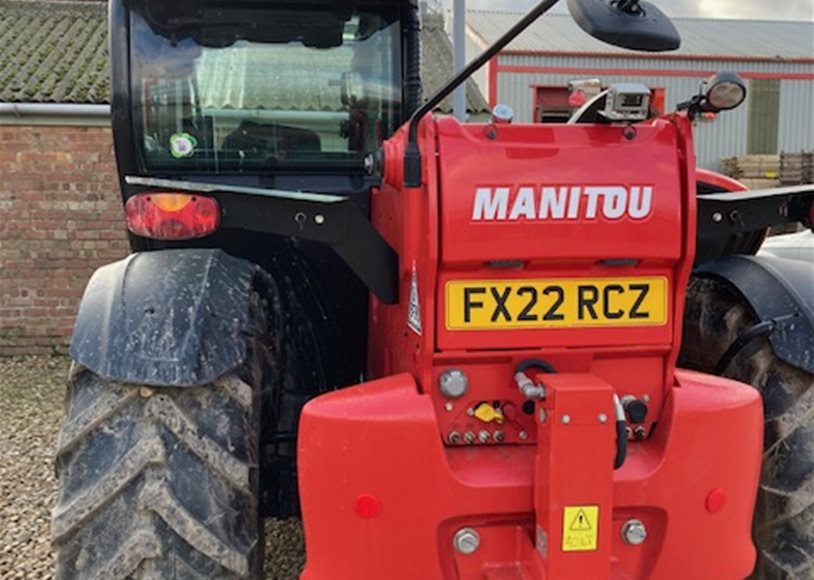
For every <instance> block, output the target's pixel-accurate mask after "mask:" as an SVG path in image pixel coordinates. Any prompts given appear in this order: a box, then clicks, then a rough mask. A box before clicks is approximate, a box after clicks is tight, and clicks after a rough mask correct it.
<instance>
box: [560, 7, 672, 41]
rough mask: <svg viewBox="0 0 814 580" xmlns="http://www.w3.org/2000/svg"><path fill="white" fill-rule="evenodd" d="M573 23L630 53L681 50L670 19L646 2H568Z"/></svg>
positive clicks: (595, 36) (599, 38)
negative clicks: (635, 51) (629, 50)
mask: <svg viewBox="0 0 814 580" xmlns="http://www.w3.org/2000/svg"><path fill="white" fill-rule="evenodd" d="M568 10H569V11H570V12H571V16H572V17H573V18H574V20H575V21H576V23H577V24H578V25H579V27H580V28H582V29H583V30H584V31H585V32H587V33H588V34H590V35H591V36H593V37H594V38H596V39H598V40H601V41H602V42H606V43H608V44H613V45H614V46H620V47H622V48H628V49H631V50H643V51H648V52H664V51H668V50H675V49H677V48H678V47H679V46H681V37H680V36H679V34H678V31H677V30H676V28H675V26H673V23H672V22H671V21H670V19H669V18H668V17H667V16H666V15H665V14H664V13H663V12H662V11H661V10H659V9H658V8H656V7H655V6H654V5H653V4H650V3H649V2H643V1H642V2H640V1H638V0H568Z"/></svg>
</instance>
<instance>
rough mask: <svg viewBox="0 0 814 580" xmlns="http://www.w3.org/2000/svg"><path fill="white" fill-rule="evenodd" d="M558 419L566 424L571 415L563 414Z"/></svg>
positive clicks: (569, 420)
mask: <svg viewBox="0 0 814 580" xmlns="http://www.w3.org/2000/svg"><path fill="white" fill-rule="evenodd" d="M560 421H562V424H563V425H568V424H569V423H570V422H571V415H563V416H562V418H561V419H560Z"/></svg>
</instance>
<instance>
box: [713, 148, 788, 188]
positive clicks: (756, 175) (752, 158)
mask: <svg viewBox="0 0 814 580" xmlns="http://www.w3.org/2000/svg"><path fill="white" fill-rule="evenodd" d="M721 165H723V168H724V173H725V174H726V175H728V176H729V177H732V178H734V179H737V180H738V181H740V182H741V183H743V184H744V185H745V186H746V187H748V188H749V189H771V188H773V187H780V155H741V156H738V157H726V158H724V159H721Z"/></svg>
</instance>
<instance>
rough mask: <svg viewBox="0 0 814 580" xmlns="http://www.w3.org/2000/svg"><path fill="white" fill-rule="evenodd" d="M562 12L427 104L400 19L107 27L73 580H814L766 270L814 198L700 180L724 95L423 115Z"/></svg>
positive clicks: (193, 6)
mask: <svg viewBox="0 0 814 580" xmlns="http://www.w3.org/2000/svg"><path fill="white" fill-rule="evenodd" d="M556 1H557V0H544V1H543V2H541V3H540V4H539V6H537V7H536V8H535V9H533V10H532V11H531V12H530V13H529V14H528V15H527V16H525V17H524V18H522V19H521V20H520V21H519V22H518V24H517V25H516V26H515V27H513V28H512V29H511V30H510V31H509V32H508V33H507V34H506V35H505V36H504V37H503V38H502V39H501V40H500V41H499V42H498V43H496V44H495V46H493V47H491V48H490V49H489V50H487V51H486V52H485V53H484V54H483V55H482V56H481V57H479V58H478V59H476V60H475V61H473V63H472V64H471V65H469V66H468V67H467V68H466V69H465V70H463V71H462V72H461V73H460V74H459V75H457V76H456V77H455V78H453V79H452V80H451V81H450V82H449V83H447V84H446V85H445V86H444V87H443V88H442V89H441V90H440V91H439V92H438V93H437V94H436V95H434V96H433V97H431V98H430V99H428V100H427V101H426V102H425V101H423V100H422V98H421V96H420V79H419V60H420V59H419V36H418V35H419V29H420V19H419V13H418V6H417V5H416V3H415V1H398V0H369V1H368V0H358V1H357V0H336V1H329V0H297V1H296V2H295V1H293V0H291V1H277V0H242V1H240V2H237V1H226V0H181V1H177V2H165V1H164V0H113V1H112V2H111V4H110V32H111V41H112V44H111V46H112V86H113V108H112V110H113V113H112V114H113V129H114V139H115V149H116V155H117V160H118V167H119V172H120V176H121V190H122V193H123V200H124V208H125V214H126V221H127V227H128V229H129V231H130V234H131V238H130V239H131V244H132V248H133V250H134V253H133V254H132V255H131V256H130V257H128V258H127V259H125V260H123V261H121V262H118V263H115V264H111V265H109V266H105V267H103V268H101V269H100V270H99V271H98V272H96V274H95V275H94V276H93V278H92V279H91V281H90V283H89V284H88V287H87V290H86V293H85V296H84V298H83V300H82V303H81V306H80V309H79V313H78V316H77V319H76V327H75V332H74V336H73V342H72V345H71V356H72V357H73V359H74V361H75V364H74V366H73V370H72V373H71V377H70V384H69V387H68V418H67V422H66V423H65V426H64V427H63V429H62V431H61V433H60V436H59V442H58V452H57V460H56V463H57V471H58V475H59V485H60V488H59V498H58V504H57V506H56V508H55V510H54V513H53V524H52V533H53V541H54V545H55V548H56V553H57V577H58V578H61V579H69V578H70V579H73V578H95V579H105V580H107V579H112V578H130V577H132V578H147V579H159V578H161V579H163V578H233V579H241V578H258V577H260V576H261V574H262V571H261V568H262V562H263V535H262V529H263V528H262V525H261V521H262V520H261V518H262V517H264V516H288V515H292V514H299V513H301V514H302V518H303V525H304V529H305V538H306V552H307V553H306V556H307V562H306V565H305V569H304V570H303V571H302V578H303V579H307V580H346V579H347V580H350V579H353V580H435V579H446V580H452V579H461V580H474V579H482V578H486V579H489V580H508V579H537V580H542V579H556V580H560V579H566V578H568V579H570V578H574V579H587V580H598V579H602V578H620V579H621V578H655V579H681V580H701V579H714V580H720V579H734V578H743V577H746V576H748V575H750V574H752V573H754V574H756V575H757V576H758V577H760V578H787V577H797V578H811V577H812V576H814V565H812V562H814V504H813V503H812V500H814V423H812V415H813V414H814V388H812V387H814V283H813V282H814V265H813V264H812V263H810V262H807V261H806V260H796V261H794V260H783V259H779V258H769V257H760V256H755V255H754V254H756V252H757V250H758V249H759V248H760V246H761V243H762V241H763V238H764V236H765V233H766V231H767V228H768V227H769V226H771V225H774V224H782V223H792V222H800V223H803V224H804V225H805V226H806V227H811V221H812V217H814V216H812V198H813V197H814V191H812V188H811V187H809V188H806V187H798V188H789V189H778V190H768V191H763V192H744V191H742V190H743V189H744V188H743V187H742V186H741V185H739V184H738V183H736V182H734V181H731V180H729V179H727V178H724V177H722V176H718V175H715V174H712V173H709V172H705V171H701V170H698V169H696V166H695V157H694V153H693V151H694V149H693V140H692V128H693V120H694V119H696V118H697V117H699V116H700V115H702V114H704V113H709V112H716V113H717V112H721V111H726V110H728V109H732V108H734V107H737V106H738V105H740V104H741V103H742V102H743V101H744V99H745V98H746V87H745V86H744V83H743V82H742V81H741V80H740V79H739V78H738V77H737V76H735V75H733V74H726V73H721V74H719V75H716V76H715V77H713V78H712V79H710V81H709V82H708V83H706V85H705V86H704V87H703V88H702V89H701V90H700V91H699V93H698V94H696V95H683V96H684V97H686V100H685V101H684V102H683V103H682V104H680V105H679V106H678V107H677V111H675V112H671V113H669V114H666V115H663V116H658V115H656V114H655V113H653V112H652V109H653V108H652V107H650V106H649V105H650V103H649V101H650V93H649V91H648V90H647V89H646V88H645V87H643V86H641V85H638V84H618V85H612V86H610V87H609V88H608V89H607V90H606V91H603V92H602V93H600V94H599V95H597V96H595V97H594V98H593V99H591V100H590V101H589V102H587V103H585V105H584V106H583V107H582V108H581V109H580V110H579V111H578V112H577V113H576V114H575V116H574V118H573V119H571V122H570V123H569V124H556V125H555V124H552V125H545V124H542V125H521V124H512V123H511V122H510V120H511V114H510V112H508V110H507V109H506V108H505V107H500V108H499V110H496V111H495V114H494V117H493V119H492V121H491V122H487V123H484V124H460V123H458V122H457V121H456V120H454V119H452V118H449V117H433V115H432V112H433V111H434V110H435V109H436V106H437V105H438V103H439V102H441V100H442V99H443V98H445V97H446V96H447V95H449V94H450V93H451V91H452V90H454V88H455V87H456V86H459V85H460V84H461V83H462V82H463V81H464V80H465V79H466V78H467V77H468V76H470V75H471V74H472V73H473V71H474V70H476V69H477V68H478V66H480V65H482V64H483V63H485V62H486V61H487V60H489V59H490V58H492V57H493V56H494V55H496V54H497V52H498V51H499V50H501V49H502V48H503V47H505V46H506V45H507V44H508V43H509V42H510V41H511V40H512V39H513V38H515V37H516V36H517V35H518V34H520V32H522V30H523V29H525V28H526V27H527V26H528V25H529V24H530V23H531V22H532V21H533V20H534V19H536V18H537V17H539V16H542V15H543V14H544V13H545V12H546V11H548V10H549V9H550V8H551V7H552V6H553V5H554V4H556ZM568 6H569V8H570V11H571V13H572V15H573V17H574V18H575V19H576V21H577V22H578V24H579V25H580V26H581V27H582V28H583V29H584V30H585V31H586V32H588V33H589V34H591V35H593V36H595V37H596V38H599V39H601V40H603V41H606V42H609V43H612V44H615V45H619V46H622V47H625V48H628V49H634V50H645V51H662V50H671V49H675V48H677V47H678V46H679V43H680V40H679V37H678V34H677V33H676V30H675V29H674V28H673V26H672V24H671V23H670V21H669V20H668V19H667V18H666V17H665V16H664V15H663V14H662V13H661V12H660V11H659V10H658V9H657V8H656V7H655V6H653V5H651V4H649V3H646V2H637V1H636V0H614V1H610V0H569V2H568ZM742 41H743V42H748V41H749V39H742ZM750 254H751V255H750ZM682 337H683V344H684V348H683V351H681V349H680V346H681V345H682ZM679 363H680V365H681V366H682V367H684V368H692V369H695V370H683V368H679ZM699 370H700V371H708V372H709V374H702V373H700V372H697V371H699ZM716 375H720V376H716ZM723 375H726V376H728V377H729V378H722V376H723ZM732 378H737V379H740V380H742V381H744V382H735V381H734V380H732ZM746 382H751V383H752V386H749V385H747V384H745V383H746ZM350 385H355V386H350ZM329 391H330V392H329ZM761 395H762V403H761ZM306 403H307V404H306ZM762 452H763V455H762V462H761V453H762ZM761 464H762V473H761ZM756 498H757V508H755V501H756ZM300 510H301V511H300ZM755 545H756V546H757V548H758V549H757V550H756V549H755ZM266 572H267V574H268V575H269V576H270V577H272V578H279V577H281V573H279V572H276V571H274V570H271V571H266Z"/></svg>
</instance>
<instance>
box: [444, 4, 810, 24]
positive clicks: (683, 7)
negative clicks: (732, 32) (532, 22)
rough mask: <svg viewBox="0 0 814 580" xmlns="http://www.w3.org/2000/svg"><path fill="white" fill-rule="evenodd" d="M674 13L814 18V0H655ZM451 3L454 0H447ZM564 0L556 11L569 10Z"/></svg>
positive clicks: (516, 7) (509, 6) (496, 7)
mask: <svg viewBox="0 0 814 580" xmlns="http://www.w3.org/2000/svg"><path fill="white" fill-rule="evenodd" d="M651 1H653V3H654V4H655V5H656V6H658V7H659V8H661V9H662V10H664V12H666V13H667V14H668V15H670V16H699V17H703V18H759V19H763V20H807V21H814V0H651ZM444 2H445V3H446V4H448V5H449V4H451V3H452V0H444ZM535 4H537V1H536V0H467V2H466V5H467V8H472V9H479V10H509V11H515V10H517V11H523V10H528V9H529V8H530V7H532V6H534V5H535ZM566 10H567V9H566V2H565V0H562V1H561V2H560V4H558V5H557V6H556V7H555V11H557V12H563V11H566Z"/></svg>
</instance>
